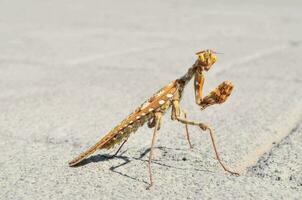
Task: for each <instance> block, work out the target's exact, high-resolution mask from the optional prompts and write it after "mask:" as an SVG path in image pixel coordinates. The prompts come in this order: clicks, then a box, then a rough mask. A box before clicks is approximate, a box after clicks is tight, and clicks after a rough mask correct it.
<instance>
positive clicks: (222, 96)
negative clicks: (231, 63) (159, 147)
mask: <svg viewBox="0 0 302 200" xmlns="http://www.w3.org/2000/svg"><path fill="white" fill-rule="evenodd" d="M196 55H197V56H198V58H197V60H196V61H195V63H194V64H193V66H192V67H190V68H189V70H188V72H187V73H186V74H185V75H184V76H182V77H180V78H179V79H176V80H174V81H172V82H170V83H169V84H168V85H166V86H165V87H163V88H162V89H160V90H159V91H158V92H157V93H155V94H154V95H153V96H152V97H151V98H149V99H148V100H147V101H146V102H144V103H143V104H142V105H141V106H140V107H138V108H137V109H136V110H135V111H134V112H133V113H131V114H130V115H129V116H128V117H127V118H126V119H124V120H123V121H122V122H121V123H120V124H118V125H117V126H116V127H115V128H113V129H112V130H111V131H110V132H109V133H107V134H106V135H105V136H104V137H103V138H102V139H100V140H99V141H98V142H97V143H96V144H95V145H94V146H92V147H90V148H89V149H88V150H86V151H84V152H83V153H81V154H80V155H79V156H78V157H76V158H75V159H73V160H72V161H70V162H69V166H74V165H77V164H78V163H80V162H81V161H82V160H84V159H85V158H87V157H88V156H89V155H91V154H92V153H94V152H95V151H96V150H98V149H109V148H112V147H113V146H114V145H115V144H119V143H121V142H122V144H121V146H120V147H119V148H118V150H117V152H116V153H115V154H114V155H117V153H118V152H119V150H120V149H121V147H122V146H123V145H124V144H125V142H126V141H127V140H128V138H129V135H130V134H131V133H133V132H135V131H136V130H137V129H138V128H139V127H140V126H142V125H144V124H145V123H146V122H147V124H148V127H149V128H154V132H153V138H152V143H151V148H150V154H149V162H148V167H149V177H150V185H149V186H148V187H147V189H149V188H150V187H151V186H152V185H153V178H152V170H151V162H152V156H153V147H154V144H155V141H156V134H157V132H158V130H159V129H160V124H161V119H162V116H163V115H164V114H165V112H166V111H167V109H168V108H170V107H172V114H171V119H172V120H176V121H178V122H180V123H183V124H184V125H185V127H186V136H187V140H188V143H189V146H190V148H192V145H191V141H190V137H189V132H188V125H192V126H197V127H199V128H200V129H201V130H203V131H206V130H208V131H209V133H210V137H211V141H212V145H213V149H214V151H215V155H216V158H217V160H218V162H219V163H220V165H221V166H222V167H223V169H224V170H225V171H227V172H229V173H231V174H234V175H239V174H238V173H236V172H233V171H231V170H229V169H228V168H227V167H226V166H225V165H224V164H223V163H222V161H221V159H220V156H219V154H218V151H217V148H216V144H215V139H214V135H213V131H212V128H210V126H208V125H206V124H204V123H201V122H195V121H191V120H188V119H187V117H186V113H185V112H184V111H183V110H182V109H181V107H180V100H181V98H182V94H183V91H184V88H185V86H186V85H187V83H188V82H189V81H190V80H191V79H192V78H193V76H194V87H195V101H196V104H197V105H199V106H200V107H201V110H203V109H205V108H206V107H208V106H210V105H214V104H221V103H223V102H225V101H226V100H227V98H228V97H229V95H230V94H231V92H232V90H233V87H234V86H233V84H232V83H231V82H230V81H224V82H222V83H221V84H220V85H219V86H218V87H217V88H215V89H214V90H213V91H212V92H210V93H209V94H208V95H206V96H205V97H203V96H202V90H203V84H204V80H205V75H204V74H205V72H207V71H208V70H209V69H210V68H211V67H212V65H213V64H214V63H215V62H216V59H217V57H216V53H215V52H214V51H212V50H205V51H200V52H197V53H196Z"/></svg>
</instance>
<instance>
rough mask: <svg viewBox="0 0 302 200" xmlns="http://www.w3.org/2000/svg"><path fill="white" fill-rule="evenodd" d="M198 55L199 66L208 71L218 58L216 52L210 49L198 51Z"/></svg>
mask: <svg viewBox="0 0 302 200" xmlns="http://www.w3.org/2000/svg"><path fill="white" fill-rule="evenodd" d="M196 55H197V56H198V66H199V67H200V68H201V70H202V71H208V70H209V69H210V68H211V67H212V65H213V64H214V63H215V62H216V60H217V56H216V53H215V52H214V51H213V50H210V49H207V50H204V51H200V52H197V53H196Z"/></svg>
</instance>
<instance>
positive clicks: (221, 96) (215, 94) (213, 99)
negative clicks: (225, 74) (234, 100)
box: [194, 71, 234, 109]
mask: <svg viewBox="0 0 302 200" xmlns="http://www.w3.org/2000/svg"><path fill="white" fill-rule="evenodd" d="M204 80H205V77H204V74H203V72H202V71H200V72H199V71H197V72H196V73H195V80H194V88H195V102H196V104H197V105H199V106H201V108H202V109H205V108H206V107H208V106H210V105H214V104H221V103H223V102H225V101H226V100H227V98H228V97H229V96H230V95H231V92H232V90H233V87H234V86H233V84H232V83H231V82H230V81H223V82H222V83H221V84H220V85H219V86H218V87H217V88H215V89H214V90H212V92H210V93H209V94H208V95H207V96H205V97H202V91H203V85H204Z"/></svg>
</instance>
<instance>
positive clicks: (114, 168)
mask: <svg viewBox="0 0 302 200" xmlns="http://www.w3.org/2000/svg"><path fill="white" fill-rule="evenodd" d="M154 149H159V150H161V151H163V152H164V154H165V153H167V152H168V150H175V149H174V148H167V147H162V146H159V147H154ZM177 150H179V149H177ZM126 152H127V150H125V151H123V152H122V153H120V155H116V156H112V155H110V154H102V155H101V154H98V155H94V156H91V157H89V158H87V159H85V160H83V161H82V162H81V163H79V164H78V165H76V166H75V167H81V166H84V165H87V164H89V163H93V162H95V163H97V162H103V161H108V160H111V159H121V160H123V161H124V162H122V163H121V164H118V165H115V166H111V167H110V168H109V170H110V171H112V172H114V173H117V174H119V175H122V176H124V177H126V178H130V179H132V180H136V181H139V182H143V183H146V184H149V183H148V182H146V181H142V180H139V179H137V178H135V177H132V176H130V175H128V174H126V173H123V172H120V171H118V170H117V169H118V168H120V167H122V166H125V165H127V164H129V163H130V162H132V161H133V160H137V161H142V162H144V163H148V159H145V157H146V155H147V154H148V153H149V152H150V148H147V149H145V150H144V151H143V152H141V153H140V155H139V156H138V157H129V156H123V154H124V153H126ZM183 161H185V160H183ZM152 164H156V165H160V166H163V167H167V168H174V169H178V170H188V169H186V168H181V167H177V166H174V165H173V166H171V165H167V164H164V163H161V162H159V161H157V160H153V161H152ZM193 170H194V171H199V172H212V171H209V170H204V169H196V168H193ZM212 173H213V172H212Z"/></svg>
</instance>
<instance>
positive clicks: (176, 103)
mask: <svg viewBox="0 0 302 200" xmlns="http://www.w3.org/2000/svg"><path fill="white" fill-rule="evenodd" d="M172 106H173V110H174V111H176V112H175V119H176V120H177V121H179V122H181V123H183V124H185V125H193V126H198V127H199V128H201V129H202V130H203V131H206V130H208V131H209V133H210V136H211V141H212V145H213V149H214V151H215V155H216V158H217V160H218V162H219V164H220V165H221V166H222V168H223V169H224V170H225V171H227V172H229V173H231V174H234V175H239V174H238V173H237V172H233V171H231V170H229V169H228V168H227V167H226V166H225V165H224V164H223V162H222V160H221V158H220V156H219V153H218V151H217V148H216V142H215V139H214V132H213V130H212V128H211V127H210V126H208V125H206V124H204V123H201V122H195V121H191V120H188V119H183V118H181V116H180V115H179V114H178V113H180V112H179V111H180V110H181V108H180V105H179V101H178V100H174V101H173V104H172ZM177 111H178V112H177Z"/></svg>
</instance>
